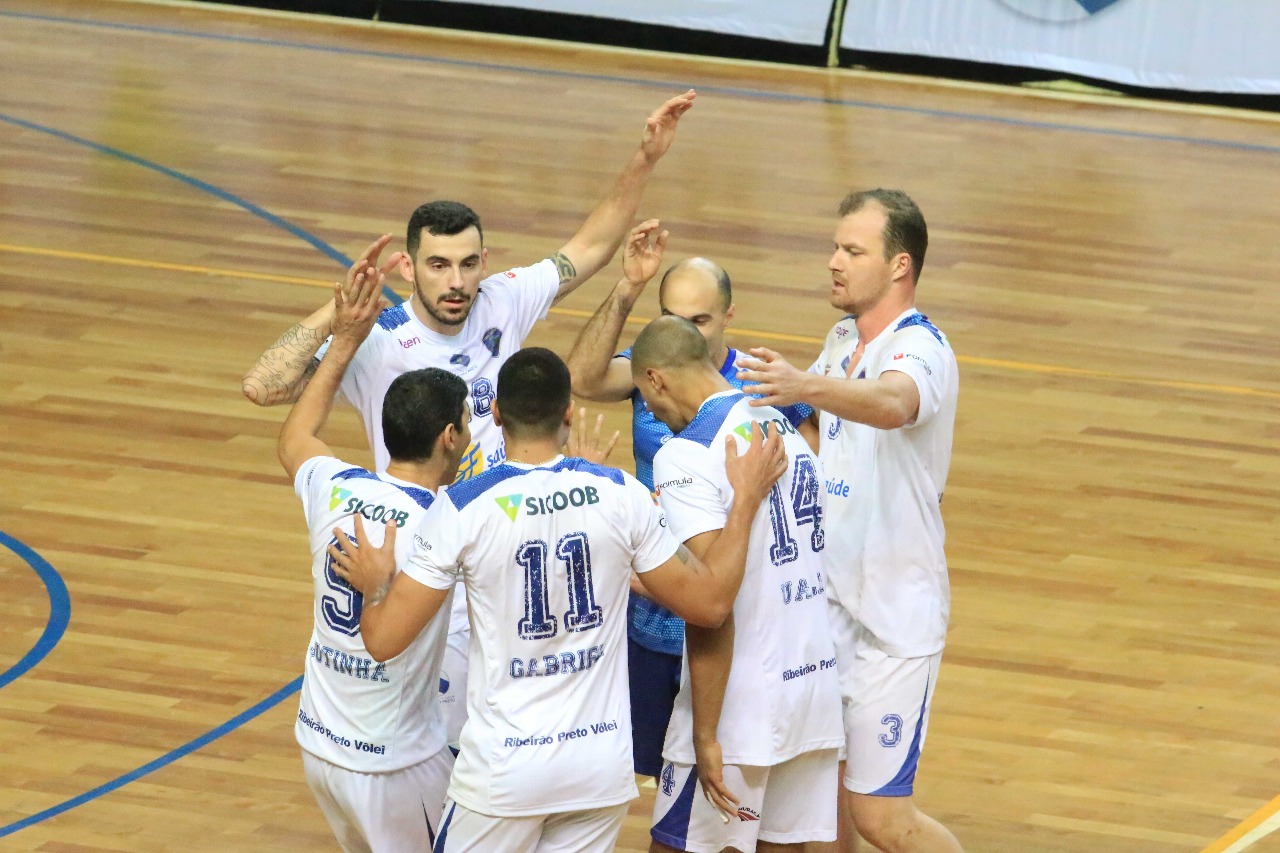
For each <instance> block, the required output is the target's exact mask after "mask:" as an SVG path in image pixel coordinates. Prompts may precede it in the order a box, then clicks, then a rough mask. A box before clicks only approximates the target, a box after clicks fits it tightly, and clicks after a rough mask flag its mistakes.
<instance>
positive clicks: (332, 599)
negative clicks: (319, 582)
mask: <svg viewBox="0 0 1280 853" xmlns="http://www.w3.org/2000/svg"><path fill="white" fill-rule="evenodd" d="M329 544H330V545H335V546H337V547H339V548H341V547H342V546H341V545H339V544H338V540H337V539H334V540H333V541H332V542H330V543H329ZM326 550H327V549H326ZM324 582H325V585H326V586H328V587H329V590H330V592H332V593H333V594H332V595H325V596H322V597H321V598H320V612H321V613H322V614H323V615H324V622H325V624H326V625H328V626H329V627H330V628H332V629H333V630H335V631H337V632H338V633H339V634H346V635H347V636H348V637H354V636H355V635H356V634H359V633H360V611H361V609H363V607H364V596H363V595H361V594H360V593H359V592H358V591H357V590H355V589H352V588H351V586H350V585H349V584H348V583H347V582H346V581H344V580H343V579H342V578H340V577H338V575H337V573H336V572H334V570H333V557H329V556H326V557H325V558H324Z"/></svg>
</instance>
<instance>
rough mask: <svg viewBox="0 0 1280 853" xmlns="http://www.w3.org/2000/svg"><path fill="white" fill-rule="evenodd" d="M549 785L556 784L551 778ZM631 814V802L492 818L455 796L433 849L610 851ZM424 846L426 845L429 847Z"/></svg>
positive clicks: (460, 852) (437, 852)
mask: <svg viewBox="0 0 1280 853" xmlns="http://www.w3.org/2000/svg"><path fill="white" fill-rule="evenodd" d="M548 784H555V783H554V781H553V780H548ZM626 816H627V804H626V803H622V804H621V805H617V806H606V807H604V808H600V809H585V810H582V811H573V812H559V813H556V814H549V815H533V816H529V817H492V816H490V815H484V814H480V813H479V812H473V811H471V810H470V809H468V808H467V807H466V806H460V805H458V804H457V803H455V802H453V801H452V800H448V801H446V802H445V805H444V819H443V821H442V823H441V826H440V834H439V836H438V837H437V838H436V846H435V847H434V848H432V849H433V850H434V853H496V851H500V850H501V851H506V850H510V851H517V850H518V851H521V853H610V851H612V850H613V846H614V842H616V841H617V840H618V830H620V829H622V819H623V818H624V817H626ZM424 849H425V848H424Z"/></svg>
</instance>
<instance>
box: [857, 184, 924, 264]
mask: <svg viewBox="0 0 1280 853" xmlns="http://www.w3.org/2000/svg"><path fill="white" fill-rule="evenodd" d="M869 201H874V202H876V203H877V204H879V205H880V206H881V207H882V208H884V212H885V223H884V231H883V233H882V235H881V236H882V237H883V238H884V259H885V260H886V261H888V260H890V259H892V258H893V257H894V255H897V254H899V253H900V252H906V253H907V254H908V255H910V256H911V272H912V277H913V280H915V281H919V280H920V270H922V269H924V253H925V251H926V250H927V249H928V248H929V228H928V226H927V225H925V223H924V214H923V213H921V212H920V208H919V207H917V206H916V203H915V202H914V201H912V200H911V197H910V196H908V195H907V194H906V193H904V192H902V191H901V190H886V189H874V190H861V191H859V192H852V193H849V194H848V195H847V196H845V198H844V201H842V202H840V218H841V219H843V218H844V217H846V216H848V215H849V214H850V213H857V212H858V211H859V210H861V209H862V208H864V207H866V205H867V202H869Z"/></svg>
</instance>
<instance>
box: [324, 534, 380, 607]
mask: <svg viewBox="0 0 1280 853" xmlns="http://www.w3.org/2000/svg"><path fill="white" fill-rule="evenodd" d="M355 522H356V539H355V541H354V542H352V541H351V537H350V536H348V535H347V534H346V533H345V532H344V531H342V530H339V529H338V528H336V527H335V528H334V529H333V537H334V540H335V542H334V543H332V544H330V545H329V557H330V566H331V567H332V568H333V572H334V574H336V575H337V576H338V577H340V578H342V579H343V580H344V581H346V582H347V583H348V584H350V585H351V586H352V588H354V589H356V590H358V591H359V592H360V593H361V594H362V595H364V597H365V603H366V604H376V603H378V602H379V601H381V600H382V598H383V597H384V596H385V595H386V594H387V590H388V589H389V588H390V586H391V579H392V578H393V577H395V573H396V525H395V523H394V522H388V523H387V526H386V533H385V534H384V538H383V540H382V545H381V547H378V548H375V547H373V545H371V544H370V542H369V536H368V534H367V533H365V530H364V522H363V520H362V519H361V517H360V516H359V515H356V516H355Z"/></svg>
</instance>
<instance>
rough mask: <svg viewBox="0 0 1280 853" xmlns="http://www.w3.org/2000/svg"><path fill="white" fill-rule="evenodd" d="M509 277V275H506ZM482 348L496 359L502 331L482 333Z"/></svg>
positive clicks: (489, 330) (493, 329) (490, 330)
mask: <svg viewBox="0 0 1280 853" xmlns="http://www.w3.org/2000/svg"><path fill="white" fill-rule="evenodd" d="M508 275H510V273H508ZM482 340H483V341H484V348H485V349H487V350H488V351H489V353H490V355H492V356H493V357H494V358H497V357H498V347H500V346H502V330H501V329H498V328H496V327H495V328H492V329H488V330H487V331H485V333H484V338H482Z"/></svg>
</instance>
